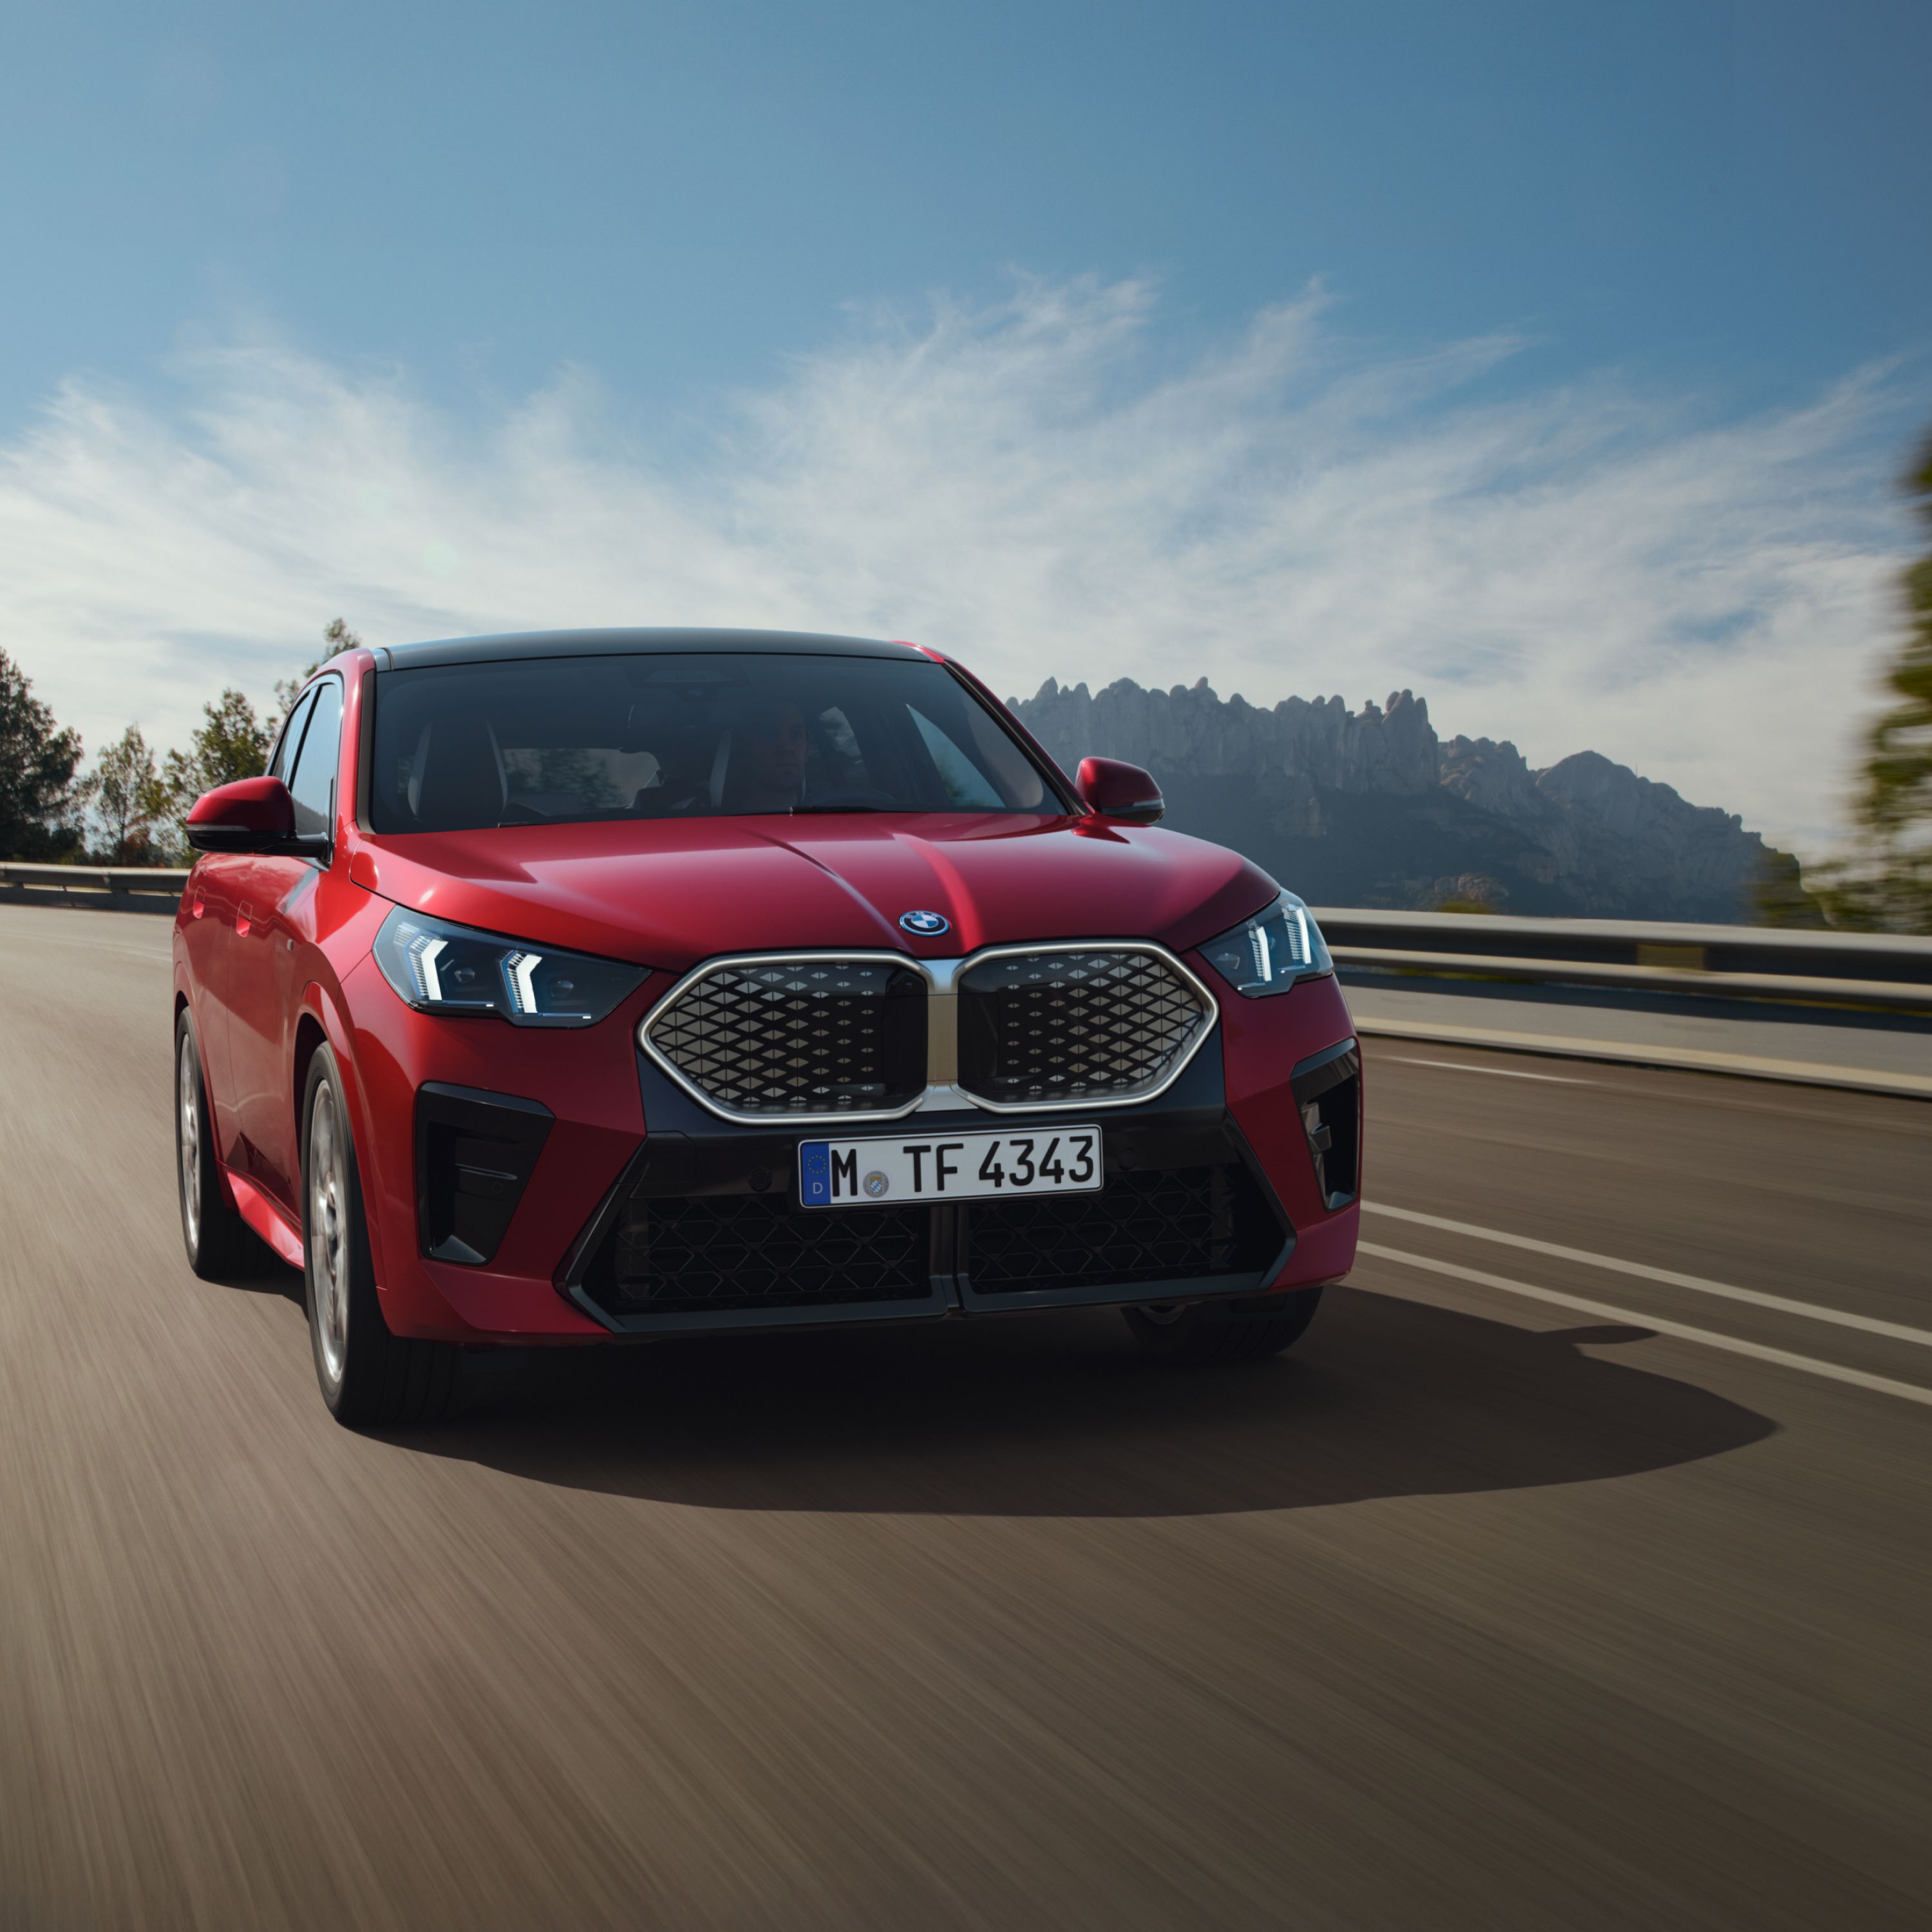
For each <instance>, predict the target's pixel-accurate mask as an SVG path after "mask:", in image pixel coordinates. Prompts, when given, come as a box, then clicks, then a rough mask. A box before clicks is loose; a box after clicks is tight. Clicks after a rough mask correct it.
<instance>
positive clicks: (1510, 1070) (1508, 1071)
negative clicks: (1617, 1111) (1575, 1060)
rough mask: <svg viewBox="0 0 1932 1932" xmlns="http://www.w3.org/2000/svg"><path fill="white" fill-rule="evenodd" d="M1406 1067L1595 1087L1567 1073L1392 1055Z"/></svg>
mask: <svg viewBox="0 0 1932 1932" xmlns="http://www.w3.org/2000/svg"><path fill="white" fill-rule="evenodd" d="M1388 1058H1390V1059H1391V1060H1399V1061H1401V1062H1402V1064H1403V1066H1405V1067H1447V1068H1448V1070H1449V1071H1450V1072H1451V1073H1493V1074H1494V1075H1495V1076H1496V1078H1497V1079H1499V1080H1547V1081H1549V1082H1551V1083H1552V1084H1553V1085H1556V1086H1558V1087H1595V1086H1596V1085H1598V1082H1596V1081H1594V1080H1573V1079H1571V1077H1570V1076H1568V1074H1567V1073H1518V1072H1517V1070H1516V1069H1515V1068H1514V1067H1477V1066H1475V1065H1473V1064H1471V1062H1469V1061H1466V1060H1418V1059H1417V1058H1415V1055H1413V1054H1408V1053H1391V1055H1388Z"/></svg>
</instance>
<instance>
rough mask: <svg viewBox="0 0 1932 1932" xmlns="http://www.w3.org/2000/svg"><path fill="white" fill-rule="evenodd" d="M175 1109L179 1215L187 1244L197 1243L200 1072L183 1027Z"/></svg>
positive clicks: (199, 1164)
mask: <svg viewBox="0 0 1932 1932" xmlns="http://www.w3.org/2000/svg"><path fill="white" fill-rule="evenodd" d="M175 1089H176V1103H177V1106H178V1112H179V1118H178V1123H177V1130H176V1136H175V1138H176V1139H177V1141H178V1143H179V1145H180V1149H181V1215H182V1218H183V1219H184V1220H185V1221H186V1222H187V1238H188V1245H189V1246H190V1247H191V1248H195V1247H199V1245H200V1243H201V1074H200V1072H199V1069H198V1068H197V1067H196V1065H195V1064H194V1043H193V1040H192V1039H191V1038H190V1037H189V1035H188V1034H187V1030H186V1029H185V1028H184V1029H183V1030H182V1033H181V1051H180V1053H179V1054H178V1056H177V1059H176V1067H175Z"/></svg>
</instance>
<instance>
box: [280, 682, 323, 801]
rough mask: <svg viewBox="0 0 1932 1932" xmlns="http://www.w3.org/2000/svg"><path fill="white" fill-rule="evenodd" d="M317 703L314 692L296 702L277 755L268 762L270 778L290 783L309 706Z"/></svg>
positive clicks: (283, 730) (303, 694)
mask: <svg viewBox="0 0 1932 1932" xmlns="http://www.w3.org/2000/svg"><path fill="white" fill-rule="evenodd" d="M314 702H315V693H314V691H312V690H311V691H304V692H303V693H302V695H301V697H299V698H297V699H296V703H295V709H293V711H291V712H290V713H289V721H288V723H287V724H286V725H284V727H282V735H281V738H280V739H278V741H277V742H276V745H275V756H274V757H272V758H271V759H270V760H269V777H271V778H280V779H281V781H282V782H283V783H284V784H287V783H288V780H289V767H290V766H291V765H293V763H295V761H296V752H297V751H299V750H300V749H301V748H302V727H303V726H304V725H305V724H307V723H308V712H309V706H311V705H312V704H313V703H314Z"/></svg>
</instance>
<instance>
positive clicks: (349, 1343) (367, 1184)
mask: <svg viewBox="0 0 1932 1932" xmlns="http://www.w3.org/2000/svg"><path fill="white" fill-rule="evenodd" d="M1160 815H1161V798H1160V792H1159V790H1157V787H1156V786H1155V784H1154V781H1153V780H1152V779H1151V778H1149V777H1148V775H1147V774H1146V773H1145V772H1142V771H1140V770H1138V769H1136V768H1135V767H1133V766H1129V765H1124V764H1120V763H1115V762H1113V761H1112V760H1106V759H1102V758H1090V759H1088V760H1086V761H1085V763H1083V764H1082V766H1081V767H1080V772H1079V780H1078V782H1077V783H1070V782H1069V781H1068V780H1067V778H1066V777H1065V776H1064V775H1063V774H1062V773H1061V772H1060V771H1059V770H1058V769H1057V768H1056V767H1055V764H1054V763H1053V761H1052V760H1051V759H1050V758H1049V757H1047V755H1046V753H1045V752H1044V751H1042V749H1041V748H1040V746H1039V745H1037V744H1036V743H1035V742H1034V741H1033V739H1031V737H1030V736H1028V733H1027V732H1026V731H1025V730H1024V729H1022V727H1021V726H1020V725H1019V723H1018V722H1017V721H1016V719H1015V718H1013V716H1012V715H1010V713H1009V712H1007V710H1006V709H1005V708H1004V706H1002V705H1001V704H1000V703H999V702H998V700H997V699H995V697H993V695H992V693H991V692H990V691H988V690H987V689H986V688H985V687H984V686H983V685H981V684H980V682H978V680H977V679H975V678H974V677H973V676H971V674H970V673H968V672H967V671H966V670H963V669H962V667H960V666H959V665H958V664H954V663H953V662H951V661H949V660H948V659H947V658H944V657H942V656H941V655H938V653H936V652H932V651H928V650H924V649H916V648H914V647H913V646H910V645H907V644H901V643H871V642H868V641H865V640H861V639H856V638H849V637H815V636H803V635H792V634H784V633H781V632H772V633H766V632H746V631H577V632H568V633H554V634H550V633H547V634H536V635H530V636H516V637H475V638H466V639H460V640H455V641H452V642H449V643H426V644H419V645H415V646H410V647H409V648H407V649H398V650H369V649H355V650H352V651H348V652H344V654H343V655H341V656H340V657H338V658H335V659H334V660H333V661H332V662H330V663H329V664H327V665H326V666H325V667H323V669H322V670H320V672H319V673H317V675H316V676H314V678H313V679H311V681H310V682H309V684H308V686H307V687H306V688H305V690H304V691H303V692H302V695H301V697H300V698H299V700H298V701H297V702H296V704H295V705H294V706H293V708H292V709H291V710H290V714H289V717H288V720H287V723H286V724H285V725H284V727H283V730H282V733H281V738H280V740H279V741H278V743H277V745H276V747H275V754H274V757H272V760H271V761H270V763H269V771H268V773H267V775H266V776H264V777H262V778H248V779H245V780H243V781H241V782H240V783H239V784H230V785H224V786H223V787H221V788H220V790H216V791H212V792H210V793H208V794H207V796H205V797H204V798H202V799H201V800H200V801H199V803H198V804H197V805H196V806H195V808H194V810H193V813H192V814H191V815H190V819H189V821H188V836H189V839H190V843H191V844H193V846H194V847H195V848H196V851H197V852H198V853H199V855H200V856H199V857H198V858H197V859H196V864H195V867H194V869H193V872H192V874H190V877H189V880H188V883H187V889H186V890H185V892H184V894H183V896H182V900H181V910H180V913H179V915H178V919H177V921H176V924H175V938H174V1024H175V1131H176V1137H177V1142H178V1149H179V1154H180V1159H179V1163H178V1168H179V1175H180V1186H181V1229H182V1233H183V1235H184V1238H185V1240H186V1242H187V1253H188V1259H189V1262H190V1264H191V1265H192V1266H193V1268H194V1270H195V1271H196V1273H197V1274H201V1275H203V1276H207V1277H214V1278H219V1277H223V1276H225V1275H229V1274H236V1273H242V1272H245V1271H248V1268H250V1266H251V1263H252V1262H254V1261H255V1260H257V1259H260V1256H261V1249H260V1244H263V1243H266V1245H267V1247H269V1248H270V1249H272V1250H274V1252H275V1253H276V1254H277V1255H279V1256H281V1258H282V1259H284V1261H285V1262H289V1263H290V1264H291V1265H293V1266H295V1267H296V1268H300V1269H302V1271H303V1273H304V1276H305V1301H306V1305H307V1307H308V1320H309V1328H310V1334H311V1339H312V1341H313V1344H314V1355H315V1364H316V1370H317V1375H318V1376H319V1377H320V1381H321V1384H322V1391H323V1396H324V1397H325V1399H326V1400H327V1402H328V1403H329V1407H330V1409H332V1411H333V1412H335V1415H337V1417H338V1418H340V1419H341V1421H344V1422H350V1423H386V1424H397V1423H405V1422H410V1421H420V1420H423V1419H426V1418H429V1417H431V1416H433V1415H436V1414H437V1413H439V1412H441V1410H442V1409H443V1408H444V1407H445V1406H446V1404H447V1403H448V1402H449V1399H450V1397H451V1395H452V1392H453V1391H454V1388H455V1385H456V1382H457V1369H458V1361H459V1358H460V1354H461V1352H462V1351H463V1349H465V1348H477V1347H490V1346H496V1347H503V1346H528V1345H531V1344H566V1343H607V1342H612V1341H619V1340H624V1341H639V1340H648V1339H649V1338H651V1337H658V1336H664V1335H677V1334H692V1333H694V1332H707V1331H708V1332H715V1331H721V1330H741V1329H759V1328H786V1327H793V1326H798V1325H804V1324H811V1323H831V1322H907V1321H922V1320H926V1321H929V1320H934V1319H941V1318H945V1317H953V1316H964V1317H966V1318H968V1319H976V1320H977V1319H979V1318H980V1317H982V1316H989V1315H996V1314H1001V1313H1008V1312H1012V1311H1017V1310H1027V1309H1043V1308H1065V1307H1081V1306H1088V1305H1096V1306H1097V1305H1103V1304H1112V1305H1114V1306H1117V1307H1121V1308H1122V1309H1123V1310H1124V1311H1125V1312H1126V1315H1127V1321H1128V1322H1129V1323H1130V1325H1131V1326H1132V1328H1133V1332H1134V1334H1136V1336H1137V1337H1139V1340H1140V1341H1141V1342H1142V1343H1144V1344H1145V1346H1147V1347H1148V1348H1149V1349H1152V1350H1154V1351H1155V1352H1157V1353H1159V1354H1161V1355H1166V1356H1169V1357H1171V1358H1174V1359H1175V1360H1177V1361H1183V1362H1196V1363H1205V1362H1211V1361H1225V1360H1229V1359H1235V1358H1250V1357H1254V1356H1257V1355H1266V1354H1271V1353H1273V1352H1275V1351H1276V1350H1278V1349H1282V1348H1284V1347H1286V1346H1287V1345H1288V1344H1289V1343H1291V1342H1292V1341H1293V1340H1295V1338H1296V1337H1298V1336H1299V1335H1300V1334H1301V1332H1302V1331H1303V1330H1304V1328H1306V1327H1307V1325H1308V1322H1309V1320H1310V1317H1311V1316H1313V1313H1314V1312H1315V1306H1316V1302H1317V1301H1319V1298H1320V1295H1321V1290H1322V1286H1323V1284H1325V1283H1329V1282H1332V1281H1334V1280H1337V1279H1338V1278H1339V1277H1340V1276H1342V1275H1343V1274H1344V1273H1346V1271H1347V1270H1348V1268H1349V1265H1350V1264H1351V1262H1352V1260H1353V1259H1354V1256H1355V1236H1356V1223H1357V1207H1356V1200H1357V1189H1358V1177H1359V1174H1360V1170H1361V1061H1360V1056H1359V1054H1358V1050H1357V1048H1356V1044H1355V1040H1354V1038H1353V1037H1352V1029H1351V1023H1350V1021H1349V1012H1348V1009H1347V1007H1346V1005H1345V1004H1344V1003H1343V998H1342V995H1341V993H1340V990H1339V989H1338V988H1337V985H1336V982H1335V978H1334V972H1333V971H1332V968H1331V965H1330V962H1329V959H1328V953H1327V950H1326V949H1325V947H1324V946H1323V944H1322V937H1321V935H1320V934H1319V932H1318V931H1317V930H1316V926H1315V923H1314V922H1313V919H1311V918H1310V916H1309V914H1308V912H1307V908H1306V907H1304V905H1303V904H1302V903H1301V901H1300V900H1299V899H1298V898H1295V895H1293V894H1292V893H1290V892H1283V891H1282V890H1281V889H1280V888H1279V887H1277V886H1276V884H1275V883H1274V881H1273V880H1271V879H1269V878H1268V877H1267V876H1266V875H1265V874H1264V873H1262V872H1261V871H1259V870H1258V869H1257V868H1256V867H1255V866H1253V865H1250V863H1248V862H1247V860H1245V859H1242V858H1240V857H1239V856H1237V855H1236V854H1235V853H1232V852H1229V851H1226V850H1222V849H1221V848H1220V847H1217V846H1214V845H1209V844H1203V843H1202V842H1200V841H1197V840H1195V839H1192V838H1184V837H1182V836H1181V835H1178V834H1177V833H1175V832H1164V831H1160V830H1157V829H1154V821H1155V820H1157V819H1158V818H1159V817H1160Z"/></svg>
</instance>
